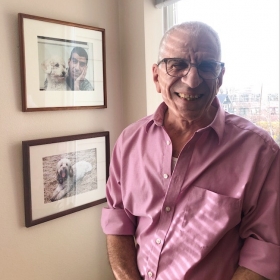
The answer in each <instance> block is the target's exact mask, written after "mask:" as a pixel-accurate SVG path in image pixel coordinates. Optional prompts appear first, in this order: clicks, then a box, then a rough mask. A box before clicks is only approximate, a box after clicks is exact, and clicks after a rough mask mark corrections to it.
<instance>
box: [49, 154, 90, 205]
mask: <svg viewBox="0 0 280 280" xmlns="http://www.w3.org/2000/svg"><path fill="white" fill-rule="evenodd" d="M91 170H92V165H91V164H90V163H89V162H87V161H84V160H82V161H78V162H76V163H75V164H73V165H71V162H70V160H69V159H67V158H62V159H61V160H59V161H58V163H57V165H56V175H57V182H58V185H57V188H56V189H55V190H54V192H53V194H52V197H51V201H56V200H59V199H61V198H63V197H64V196H65V195H66V194H67V193H69V192H70V191H71V190H72V188H73V187H74V185H76V182H78V181H80V180H82V179H83V178H84V176H85V175H86V174H87V173H88V172H90V171H91Z"/></svg>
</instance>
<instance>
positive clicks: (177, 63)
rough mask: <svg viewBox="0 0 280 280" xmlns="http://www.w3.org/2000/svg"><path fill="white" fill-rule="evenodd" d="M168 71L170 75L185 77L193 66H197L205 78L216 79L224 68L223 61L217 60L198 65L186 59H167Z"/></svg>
mask: <svg viewBox="0 0 280 280" xmlns="http://www.w3.org/2000/svg"><path fill="white" fill-rule="evenodd" d="M165 62H166V71H167V73H168V74H169V75H170V76H173V77H183V76H185V75H187V74H188V72H189V70H190V68H191V67H193V66H195V67H196V68H197V71H198V74H199V75H200V76H201V77H202V78H204V79H215V78H217V77H218V76H219V74H220V73H221V70H222V65H221V63H218V62H215V61H202V62H201V63H200V64H198V65H196V64H195V65H194V64H191V63H190V62H189V61H187V60H184V59H167V60H166V61H165Z"/></svg>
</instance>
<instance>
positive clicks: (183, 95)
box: [176, 92, 202, 101]
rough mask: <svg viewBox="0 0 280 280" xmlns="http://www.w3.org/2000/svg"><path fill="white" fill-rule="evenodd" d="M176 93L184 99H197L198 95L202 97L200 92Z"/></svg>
mask: <svg viewBox="0 0 280 280" xmlns="http://www.w3.org/2000/svg"><path fill="white" fill-rule="evenodd" d="M176 94H177V95H178V96H179V97H181V98H183V99H186V100H189V101H190V100H196V99H199V98H200V97H202V94H196V95H190V94H184V93H178V92H176Z"/></svg>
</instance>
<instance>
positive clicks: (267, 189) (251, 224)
mask: <svg viewBox="0 0 280 280" xmlns="http://www.w3.org/2000/svg"><path fill="white" fill-rule="evenodd" d="M270 162H271V163H270ZM260 165H261V168H262V169H265V168H266V166H268V167H267V170H268V172H266V176H263V177H264V179H263V180H262V179H261V178H260V177H259V176H258V174H256V173H257V172H255V177H256V179H252V181H253V183H254V184H253V185H254V186H258V184H259V185H260V186H261V187H259V188H258V187H257V188H256V189H255V188H254V190H251V191H250V192H249V193H248V194H247V198H245V200H249V199H250V203H248V202H246V201H244V203H245V204H246V205H247V209H245V213H243V214H244V216H243V218H242V222H241V226H240V236H241V238H243V239H244V240H245V241H244V245H243V248H242V249H241V253H240V259H239V265H240V266H243V267H246V268H248V269H250V270H252V271H255V272H256V273H259V274H260V275H262V276H264V277H266V278H268V279H272V280H279V279H280V265H279V264H280V246H279V244H280V240H279V239H280V226H279V222H280V215H279V214H280V213H279V212H280V205H279V189H280V176H279V170H280V154H279V149H278V152H277V154H276V157H275V158H274V160H269V159H268V158H266V159H264V158H263V163H261V164H260ZM260 173H261V171H260V170H259V174H260ZM257 181H258V182H257Z"/></svg>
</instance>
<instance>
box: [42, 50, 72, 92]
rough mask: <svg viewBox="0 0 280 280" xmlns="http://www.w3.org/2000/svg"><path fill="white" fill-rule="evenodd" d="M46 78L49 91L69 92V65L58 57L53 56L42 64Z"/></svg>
mask: <svg viewBox="0 0 280 280" xmlns="http://www.w3.org/2000/svg"><path fill="white" fill-rule="evenodd" d="M41 65H42V67H43V69H44V72H45V74H46V76H47V78H46V82H45V85H46V88H45V90H48V91H64V90H68V85H67V83H66V77H67V74H68V68H67V63H65V61H64V60H63V59H62V58H61V57H59V56H58V55H53V56H51V57H50V58H48V59H46V60H45V61H44V62H43V63H42V64H41Z"/></svg>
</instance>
